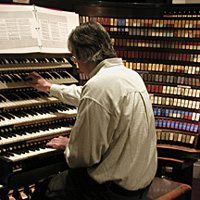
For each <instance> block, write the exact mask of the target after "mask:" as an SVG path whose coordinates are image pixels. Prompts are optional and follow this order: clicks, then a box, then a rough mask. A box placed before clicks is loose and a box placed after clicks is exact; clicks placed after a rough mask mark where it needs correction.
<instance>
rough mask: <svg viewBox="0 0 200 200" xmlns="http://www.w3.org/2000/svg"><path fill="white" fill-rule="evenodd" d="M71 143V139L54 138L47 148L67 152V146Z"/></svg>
mask: <svg viewBox="0 0 200 200" xmlns="http://www.w3.org/2000/svg"><path fill="white" fill-rule="evenodd" d="M68 143H69V138H67V137H63V136H59V137H57V138H53V139H52V140H50V141H49V142H48V143H47V146H50V147H53V148H54V149H62V150H65V148H66V145H67V144H68Z"/></svg>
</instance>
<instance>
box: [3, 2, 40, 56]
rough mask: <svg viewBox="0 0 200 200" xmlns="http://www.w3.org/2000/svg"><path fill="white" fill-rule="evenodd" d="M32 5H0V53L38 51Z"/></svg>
mask: <svg viewBox="0 0 200 200" xmlns="http://www.w3.org/2000/svg"><path fill="white" fill-rule="evenodd" d="M33 10H34V6H27V5H26V6H23V5H22V6H20V5H6V4H5V5H0V53H30V52H38V51H39V47H38V33H37V24H36V20H35V14H34V12H33Z"/></svg>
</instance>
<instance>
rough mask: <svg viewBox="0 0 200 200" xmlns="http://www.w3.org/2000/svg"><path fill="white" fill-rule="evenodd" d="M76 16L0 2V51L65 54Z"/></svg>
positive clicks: (58, 11) (71, 13) (76, 20)
mask: <svg viewBox="0 0 200 200" xmlns="http://www.w3.org/2000/svg"><path fill="white" fill-rule="evenodd" d="M78 25H79V16H78V14H76V13H74V12H66V11H60V10H53V9H48V8H42V7H38V6H34V5H7V4H2V5H0V53H2V54H5V53H6V54H7V53H9V54H10V53H15V54H16V53H34V52H42V53H68V52H69V51H68V48H67V39H68V36H69V34H70V32H71V31H72V29H74V28H75V27H76V26H78Z"/></svg>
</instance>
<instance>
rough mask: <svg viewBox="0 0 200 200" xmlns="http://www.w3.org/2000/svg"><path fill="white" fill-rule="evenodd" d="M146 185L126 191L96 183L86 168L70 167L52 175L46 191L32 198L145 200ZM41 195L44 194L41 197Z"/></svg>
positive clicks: (52, 199)
mask: <svg viewBox="0 0 200 200" xmlns="http://www.w3.org/2000/svg"><path fill="white" fill-rule="evenodd" d="M147 191H148V187H147V188H145V189H142V190H138V191H131V192H130V191H127V190H124V189H122V188H121V187H119V186H117V185H115V184H113V183H112V182H107V183H104V184H98V183H97V182H96V181H94V180H93V179H92V178H90V176H89V175H88V173H87V171H86V169H70V170H69V171H64V172H62V173H60V174H58V175H56V176H55V177H53V178H52V179H51V181H50V183H49V184H48V187H47V189H46V192H44V191H40V192H41V193H42V194H41V196H40V197H39V196H37V195H36V198H33V199H37V200H39V199H41V200H42V199H44V200H139V199H140V200H147V197H146V194H147ZM43 195H45V196H44V197H43Z"/></svg>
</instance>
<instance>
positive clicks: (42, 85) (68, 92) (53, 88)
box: [28, 72, 82, 106]
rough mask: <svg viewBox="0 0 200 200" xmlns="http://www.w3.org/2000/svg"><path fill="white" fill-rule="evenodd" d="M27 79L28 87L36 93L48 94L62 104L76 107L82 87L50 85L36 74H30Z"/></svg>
mask: <svg viewBox="0 0 200 200" xmlns="http://www.w3.org/2000/svg"><path fill="white" fill-rule="evenodd" d="M28 78H29V79H30V85H31V86H32V87H34V88H35V89H37V90H38V91H41V92H50V95H51V96H54V97H56V98H58V99H59V100H60V101H62V102H63V103H66V104H70V105H73V106H78V104H79V101H80V94H81V91H82V86H77V85H75V84H72V85H69V86H66V85H57V84H51V83H50V82H48V81H47V80H46V79H44V78H43V77H42V76H40V75H39V74H38V73H37V72H32V73H30V75H29V76H28Z"/></svg>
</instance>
